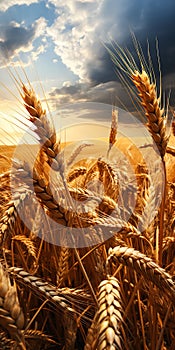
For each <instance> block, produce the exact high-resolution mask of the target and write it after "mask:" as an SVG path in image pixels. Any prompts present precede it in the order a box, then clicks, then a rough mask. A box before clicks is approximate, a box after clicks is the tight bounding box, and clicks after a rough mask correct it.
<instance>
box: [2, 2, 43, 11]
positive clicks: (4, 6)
mask: <svg viewBox="0 0 175 350" xmlns="http://www.w3.org/2000/svg"><path fill="white" fill-rule="evenodd" d="M37 2H39V0H30V2H29V1H28V0H6V1H1V4H0V5H1V7H0V10H1V11H6V10H8V8H9V7H11V6H14V5H31V4H33V3H37Z"/></svg>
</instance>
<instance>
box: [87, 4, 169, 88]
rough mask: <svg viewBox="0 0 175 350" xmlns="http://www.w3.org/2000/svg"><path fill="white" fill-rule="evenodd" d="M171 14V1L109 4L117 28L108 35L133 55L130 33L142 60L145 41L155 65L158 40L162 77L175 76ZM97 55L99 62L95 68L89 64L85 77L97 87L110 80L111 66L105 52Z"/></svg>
mask: <svg viewBox="0 0 175 350" xmlns="http://www.w3.org/2000/svg"><path fill="white" fill-rule="evenodd" d="M108 3H110V1H108ZM111 3H112V1H111ZM106 4H107V2H106ZM114 4H116V5H114ZM121 7H122V9H121ZM105 10H107V9H105V7H104V9H103V11H105ZM108 12H109V11H108ZM174 14H175V2H174V1H172V0H167V1H163V0H155V1H150V0H148V1H143V0H142V1H129V0H124V1H122V2H121V1H118V2H115V3H114V1H113V18H114V17H115V15H116V22H117V24H116V26H115V25H112V28H111V30H110V31H109V34H110V36H111V38H112V39H113V40H114V41H116V42H117V43H119V45H121V46H122V47H128V48H129V50H131V51H132V52H133V53H134V52H135V48H134V46H133V43H132V37H131V31H133V32H134V34H135V36H136V38H137V39H138V41H139V42H140V44H141V46H142V48H143V52H144V54H145V56H147V39H148V41H149V44H150V48H151V56H152V58H153V62H155V61H157V58H156V38H158V43H159V49H160V56H161V70H162V74H163V75H167V74H171V73H173V72H175V60H174V57H175V56H174V55H175V39H174V38H175V19H174ZM105 25H107V23H105V21H104V26H105ZM106 43H107V41H106ZM108 46H109V44H108ZM99 54H100V55H99V57H100V56H101V59H100V60H99V61H98V62H99V65H98V66H97V67H96V66H94V65H93V64H92V65H90V64H89V77H90V79H91V80H92V81H95V82H97V83H99V82H102V81H103V82H106V81H109V80H111V79H113V78H114V65H113V63H112V62H111V58H110V57H109V55H108V53H107V52H106V50H105V48H104V49H103V50H99ZM97 57H98V54H97ZM156 66H157V65H156V64H155V70H156V69H157V67H156Z"/></svg>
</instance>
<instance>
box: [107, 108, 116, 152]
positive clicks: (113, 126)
mask: <svg viewBox="0 0 175 350" xmlns="http://www.w3.org/2000/svg"><path fill="white" fill-rule="evenodd" d="M117 128H118V110H116V109H113V110H112V121H111V129H110V134H109V148H108V152H107V155H109V152H110V150H111V148H112V146H113V145H114V144H115V142H116V137H117Z"/></svg>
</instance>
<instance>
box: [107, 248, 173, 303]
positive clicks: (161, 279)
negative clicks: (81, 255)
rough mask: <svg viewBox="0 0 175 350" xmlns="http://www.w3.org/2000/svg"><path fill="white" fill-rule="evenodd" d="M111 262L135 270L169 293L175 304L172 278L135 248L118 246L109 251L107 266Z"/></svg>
mask: <svg viewBox="0 0 175 350" xmlns="http://www.w3.org/2000/svg"><path fill="white" fill-rule="evenodd" d="M110 261H113V262H114V263H115V262H119V263H120V264H122V265H124V266H127V267H129V268H132V269H134V270H135V271H136V272H137V273H138V274H140V275H142V276H143V277H144V278H145V279H146V280H148V281H151V282H153V283H154V284H155V285H156V286H157V287H158V288H160V289H162V290H164V292H165V293H168V295H169V297H170V298H171V300H172V301H173V303H175V284H174V281H173V279H172V277H171V276H170V275H169V274H168V273H167V272H166V271H165V270H164V269H163V268H161V267H160V266H159V265H157V264H156V263H155V262H154V261H153V260H152V259H151V258H149V257H147V256H146V255H145V254H142V253H140V252H139V251H138V250H135V249H134V248H128V247H120V246H118V247H115V248H113V249H112V248H110V249H109V255H108V259H107V265H108V263H109V262H110Z"/></svg>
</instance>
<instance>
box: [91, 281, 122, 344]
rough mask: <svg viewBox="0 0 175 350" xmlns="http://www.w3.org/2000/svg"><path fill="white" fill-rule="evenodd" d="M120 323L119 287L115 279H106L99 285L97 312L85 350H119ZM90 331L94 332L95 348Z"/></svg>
mask: <svg viewBox="0 0 175 350" xmlns="http://www.w3.org/2000/svg"><path fill="white" fill-rule="evenodd" d="M121 321H122V306H121V296H120V286H119V283H118V280H117V279H116V278H115V277H108V279H106V280H104V281H102V282H101V283H100V285H99V294H98V310H97V314H96V315H95V323H94V324H93V328H90V331H89V334H88V336H87V340H86V346H85V350H90V349H92V350H93V349H94V350H95V349H97V350H113V349H117V350H121V349H122V347H121V336H120V331H119V323H121ZM92 331H95V333H96V335H95V344H94V345H95V346H94V345H93V343H94V337H93V334H92ZM90 342H91V344H90Z"/></svg>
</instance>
